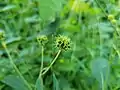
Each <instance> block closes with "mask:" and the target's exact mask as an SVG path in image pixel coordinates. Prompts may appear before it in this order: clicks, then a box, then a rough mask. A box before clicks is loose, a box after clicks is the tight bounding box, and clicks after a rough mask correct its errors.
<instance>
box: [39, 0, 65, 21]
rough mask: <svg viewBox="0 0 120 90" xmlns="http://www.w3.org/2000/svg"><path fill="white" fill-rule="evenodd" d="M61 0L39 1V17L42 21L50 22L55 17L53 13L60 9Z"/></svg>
mask: <svg viewBox="0 0 120 90" xmlns="http://www.w3.org/2000/svg"><path fill="white" fill-rule="evenodd" d="M62 2H63V0H59V1H56V0H39V3H40V6H39V12H40V17H41V18H42V19H43V20H51V19H53V18H54V17H55V13H56V12H57V11H59V10H60V9H61V6H62V5H61V4H62Z"/></svg>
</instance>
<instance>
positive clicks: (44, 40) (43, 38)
mask: <svg viewBox="0 0 120 90" xmlns="http://www.w3.org/2000/svg"><path fill="white" fill-rule="evenodd" d="M37 41H38V42H39V43H40V44H41V45H45V44H46V43H47V42H48V38H47V36H45V35H39V36H38V37H37Z"/></svg>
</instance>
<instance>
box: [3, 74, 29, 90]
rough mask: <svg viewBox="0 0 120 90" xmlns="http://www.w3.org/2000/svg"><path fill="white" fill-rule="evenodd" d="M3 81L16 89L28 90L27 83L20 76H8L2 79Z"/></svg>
mask: <svg viewBox="0 0 120 90" xmlns="http://www.w3.org/2000/svg"><path fill="white" fill-rule="evenodd" d="M2 82H3V83H5V84H7V85H8V86H10V87H12V88H13V89H15V90H28V89H27V88H26V86H25V84H24V83H23V81H22V80H21V79H20V78H19V77H17V76H14V75H9V76H6V77H5V78H4V79H3V80H2Z"/></svg>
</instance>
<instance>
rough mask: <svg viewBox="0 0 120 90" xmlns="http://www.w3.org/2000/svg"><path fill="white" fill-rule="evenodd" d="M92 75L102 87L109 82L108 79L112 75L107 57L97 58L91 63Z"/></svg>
mask: <svg viewBox="0 0 120 90" xmlns="http://www.w3.org/2000/svg"><path fill="white" fill-rule="evenodd" d="M91 65H92V66H91V69H92V75H93V77H95V78H96V80H97V81H98V82H99V84H100V86H101V87H104V88H105V86H104V85H107V84H108V79H109V75H110V66H109V63H108V61H107V60H106V59H104V58H97V59H95V60H93V61H92V63H91Z"/></svg>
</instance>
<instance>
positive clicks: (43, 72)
mask: <svg viewBox="0 0 120 90" xmlns="http://www.w3.org/2000/svg"><path fill="white" fill-rule="evenodd" d="M60 53H61V50H59V51H58V53H57V55H56V56H55V58H54V59H53V61H52V62H51V64H50V65H49V66H48V67H47V69H46V70H45V71H44V72H43V73H42V75H44V74H45V73H47V71H48V70H49V69H50V68H51V67H52V65H53V64H54V63H55V61H56V60H57V58H58V56H59V55H60Z"/></svg>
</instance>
